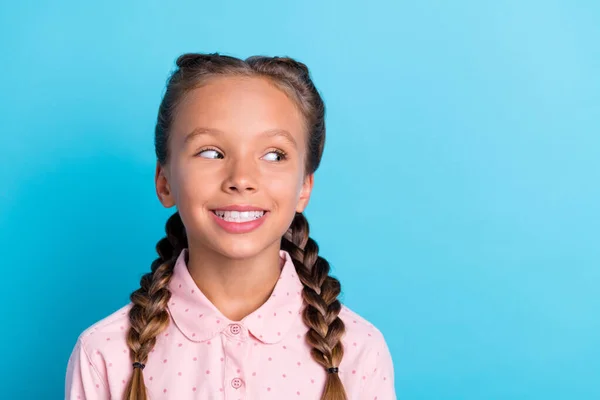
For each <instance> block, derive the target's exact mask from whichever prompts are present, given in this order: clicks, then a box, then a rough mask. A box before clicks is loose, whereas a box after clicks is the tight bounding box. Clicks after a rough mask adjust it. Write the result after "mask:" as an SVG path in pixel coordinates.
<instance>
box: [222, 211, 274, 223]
mask: <svg viewBox="0 0 600 400" xmlns="http://www.w3.org/2000/svg"><path fill="white" fill-rule="evenodd" d="M214 213H215V214H217V216H219V217H221V218H222V219H224V220H225V221H229V222H248V221H253V220H255V219H258V218H260V217H262V216H263V215H264V213H265V212H264V211H241V212H240V211H219V210H215V211H214Z"/></svg>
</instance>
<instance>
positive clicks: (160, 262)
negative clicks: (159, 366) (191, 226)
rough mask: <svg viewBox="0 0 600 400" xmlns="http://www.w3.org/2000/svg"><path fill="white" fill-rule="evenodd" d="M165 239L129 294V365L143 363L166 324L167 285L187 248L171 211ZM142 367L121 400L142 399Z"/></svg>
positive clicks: (167, 322)
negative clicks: (130, 304)
mask: <svg viewBox="0 0 600 400" xmlns="http://www.w3.org/2000/svg"><path fill="white" fill-rule="evenodd" d="M166 233H167V236H166V237H164V238H162V239H161V240H160V241H159V242H158V243H157V245H156V251H157V253H158V255H159V257H158V258H157V259H156V260H154V262H153V263H152V265H151V271H152V272H149V273H146V274H144V275H143V276H142V278H141V280H140V288H139V289H137V290H136V291H135V292H133V293H131V296H130V298H131V301H132V303H133V306H132V307H131V309H130V310H129V321H130V325H131V327H130V329H129V331H128V332H127V345H128V346H129V350H130V351H129V354H130V357H131V360H132V362H134V363H136V362H138V363H141V364H143V365H145V364H146V361H147V360H148V354H150V351H152V348H154V345H155V344H156V337H157V336H158V335H159V334H160V333H161V332H163V331H164V330H165V329H166V328H167V326H168V325H169V313H168V312H167V305H168V303H169V299H170V298H171V292H170V291H169V289H168V284H169V281H170V279H171V276H172V275H173V268H174V266H175V261H176V259H177V256H178V255H179V253H180V252H181V250H183V248H185V247H187V237H186V233H185V228H184V226H183V222H182V221H181V217H180V216H179V212H175V213H174V214H173V215H172V216H171V217H170V218H169V219H168V221H167V224H166ZM142 369H143V366H142V368H133V374H132V376H131V379H130V380H129V384H128V385H127V387H126V388H125V392H124V400H146V399H147V394H146V386H145V385H144V376H143V373H142Z"/></svg>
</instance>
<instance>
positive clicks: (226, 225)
mask: <svg viewBox="0 0 600 400" xmlns="http://www.w3.org/2000/svg"><path fill="white" fill-rule="evenodd" d="M210 213H211V214H212V216H213V218H214V219H215V221H216V222H217V224H219V226H220V227H221V228H223V229H225V230H226V231H227V232H229V233H247V232H251V231H253V230H255V229H256V228H258V227H259V226H261V225H262V223H263V222H264V221H265V217H266V216H267V214H269V212H268V211H265V213H264V214H263V216H262V217H260V218H257V219H255V220H252V221H247V222H230V221H225V220H224V219H223V218H221V217H219V216H217V214H215V213H214V212H212V211H211V212H210Z"/></svg>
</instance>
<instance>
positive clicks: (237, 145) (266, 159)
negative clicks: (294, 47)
mask: <svg viewBox="0 0 600 400" xmlns="http://www.w3.org/2000/svg"><path fill="white" fill-rule="evenodd" d="M177 67H178V68H177V69H176V70H175V71H174V72H173V73H172V75H171V76H170V78H169V81H168V84H167V89H166V92H165V94H164V98H163V100H162V103H161V104H160V108H159V112H158V119H157V124H156V130H155V138H154V143H155V148H156V156H157V159H158V160H157V166H156V176H155V183H156V191H157V195H158V197H159V199H160V201H161V203H162V204H163V206H165V207H173V206H176V208H177V211H176V212H175V213H174V214H173V215H172V216H171V217H170V218H169V220H168V221H167V224H166V237H165V238H163V239H161V240H160V241H159V242H158V244H157V245H156V250H157V253H158V258H157V259H156V260H155V261H154V262H153V263H152V266H151V271H152V272H149V273H147V274H145V275H144V276H143V277H142V279H141V282H140V286H141V287H140V288H139V289H137V290H136V291H135V292H133V293H132V294H131V297H130V298H131V302H130V303H129V304H127V305H125V306H124V307H123V308H121V309H119V310H117V311H115V312H114V313H113V314H111V315H109V316H107V317H105V318H104V319H102V320H100V321H98V322H96V323H95V324H94V325H92V326H91V327H89V328H87V329H86V330H84V331H83V332H82V333H81V335H80V336H79V338H78V340H77V343H76V344H75V347H74V349H73V351H72V353H71V357H70V359H69V363H68V366H67V373H66V398H67V399H129V400H132V399H135V400H145V399H175V400H185V399H235V400H237V399H252V400H254V399H278V400H281V399H284V400H287V399H315V400H317V399H321V400H344V399H353V400H358V399H361V400H362V399H379V400H392V399H395V398H396V395H395V392H394V372H393V366H392V358H391V355H390V352H389V349H388V346H387V344H386V341H385V339H384V337H383V335H382V333H381V332H380V331H379V330H378V329H377V328H376V327H374V326H373V325H372V324H371V323H369V322H368V321H367V320H365V319H364V318H362V317H360V316H359V315H357V314H356V313H354V312H353V311H351V310H350V309H348V308H347V307H346V306H343V305H341V303H340V301H339V300H338V295H339V294H340V283H339V282H338V280H337V279H335V278H333V277H331V276H329V264H328V262H327V261H326V260H325V259H324V258H323V257H321V256H320V255H319V248H318V246H317V243H316V242H315V241H314V240H313V239H311V238H310V237H309V228H308V222H307V220H306V218H305V217H304V215H303V214H302V212H303V211H304V209H305V208H306V206H307V204H308V200H309V197H310V194H311V191H312V188H313V177H314V172H315V171H316V169H317V167H318V166H319V163H320V161H321V155H322V152H323V147H324V143H325V119H324V118H325V106H324V104H323V100H322V99H321V97H320V95H319V93H318V92H317V89H316V88H315V86H314V85H313V82H312V80H311V78H310V76H309V71H308V69H307V67H306V65H304V64H303V63H301V62H298V61H295V60H293V59H291V58H280V57H272V58H271V57H259V56H255V57H250V58H248V59H246V60H240V59H237V58H233V57H229V56H225V55H219V54H218V53H214V54H184V55H182V56H180V57H179V58H178V59H177Z"/></svg>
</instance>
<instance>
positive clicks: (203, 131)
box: [183, 127, 298, 147]
mask: <svg viewBox="0 0 600 400" xmlns="http://www.w3.org/2000/svg"><path fill="white" fill-rule="evenodd" d="M223 133H224V132H223V131H221V130H219V129H214V128H205V127H198V128H195V129H194V130H193V131H191V132H190V133H188V134H187V135H186V136H185V139H184V142H183V144H184V145H186V144H188V143H189V142H191V141H192V140H193V139H195V138H196V137H198V136H202V135H210V136H218V135H222V134H223ZM260 135H261V136H267V137H276V136H280V137H282V138H283V139H285V140H286V141H288V142H289V143H290V144H291V145H292V146H294V147H298V144H297V143H296V140H295V139H294V137H293V136H292V134H291V133H289V132H288V131H286V130H285V129H278V128H275V129H269V130H266V131H264V132H262V133H261V134H260Z"/></svg>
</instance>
